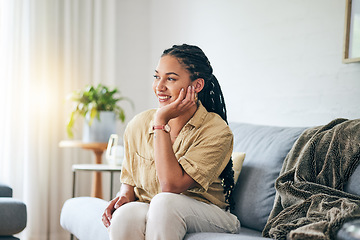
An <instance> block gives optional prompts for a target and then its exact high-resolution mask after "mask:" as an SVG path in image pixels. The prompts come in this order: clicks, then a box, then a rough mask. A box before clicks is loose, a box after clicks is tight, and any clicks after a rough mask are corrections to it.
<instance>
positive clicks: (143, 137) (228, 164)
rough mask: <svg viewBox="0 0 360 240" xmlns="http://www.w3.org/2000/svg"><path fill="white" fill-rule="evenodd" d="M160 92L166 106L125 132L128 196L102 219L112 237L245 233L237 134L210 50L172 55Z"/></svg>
mask: <svg viewBox="0 0 360 240" xmlns="http://www.w3.org/2000/svg"><path fill="white" fill-rule="evenodd" d="M153 90H154V92H155V95H156V96H157V98H158V101H159V108H158V109H152V110H148V111H145V112H143V113H140V114H139V115H137V116H136V117H135V118H134V119H133V120H132V121H131V122H130V123H129V124H128V126H127V128H126V131H125V134H124V147H125V154H126V156H125V159H126V160H125V161H124V162H123V167H122V173H121V177H120V179H121V182H122V185H121V190H120V194H119V196H118V197H116V198H115V199H113V200H112V201H111V202H110V204H109V205H108V207H107V208H106V209H105V212H104V214H103V218H102V221H103V223H104V225H105V226H106V227H107V228H108V231H109V235H110V239H132V240H135V239H151V240H152V239H164V240H171V239H183V237H184V236H185V234H186V233H187V232H188V233H190V232H228V233H236V232H238V231H239V228H240V223H239V221H238V219H237V218H236V216H234V215H233V214H231V213H230V211H228V209H229V208H231V207H232V205H233V202H232V198H231V192H232V189H233V187H234V179H233V171H232V160H231V152H232V146H233V136H232V133H231V131H230V129H229V127H228V126H227V123H226V108H225V103H224V99H223V95H222V92H221V89H220V86H219V84H218V81H217V79H216V78H215V76H214V75H213V74H212V67H211V65H210V62H209V61H208V59H207V57H206V56H205V54H204V53H203V51H202V50H201V49H200V48H198V47H196V46H191V45H186V44H183V45H174V46H173V47H172V48H170V49H167V50H165V51H164V52H163V54H162V56H161V58H160V60H159V63H158V66H157V68H156V70H155V75H154V83H153Z"/></svg>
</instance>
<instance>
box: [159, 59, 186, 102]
mask: <svg viewBox="0 0 360 240" xmlns="http://www.w3.org/2000/svg"><path fill="white" fill-rule="evenodd" d="M189 85H192V82H191V80H190V74H189V72H188V71H187V70H186V69H185V68H184V67H183V66H182V65H181V64H180V63H179V61H178V60H177V59H176V58H175V57H173V56H170V55H165V56H163V57H161V58H160V60H159V63H158V65H157V67H156V69H155V74H154V82H153V90H154V92H155V95H156V97H157V98H158V101H159V107H162V106H165V105H167V104H170V103H172V102H174V101H175V100H176V99H177V97H178V96H179V94H180V90H181V89H182V88H184V90H185V92H186V91H187V88H188V86H189Z"/></svg>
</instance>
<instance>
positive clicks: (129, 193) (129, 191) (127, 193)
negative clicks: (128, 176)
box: [102, 183, 136, 227]
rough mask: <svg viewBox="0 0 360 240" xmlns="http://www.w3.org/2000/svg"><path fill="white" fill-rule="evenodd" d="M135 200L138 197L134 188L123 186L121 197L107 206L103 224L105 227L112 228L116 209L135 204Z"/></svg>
mask: <svg viewBox="0 0 360 240" xmlns="http://www.w3.org/2000/svg"><path fill="white" fill-rule="evenodd" d="M135 200H136V197H135V192H134V187H133V186H130V185H128V184H125V183H123V184H121V188H120V194H119V196H118V197H116V198H114V199H113V200H111V201H110V203H109V205H108V206H107V208H106V209H105V211H104V213H103V216H102V222H103V224H104V225H105V227H109V226H110V221H111V218H112V214H113V213H114V212H115V210H116V209H118V208H119V207H121V206H122V205H124V204H126V203H129V202H133V201H135Z"/></svg>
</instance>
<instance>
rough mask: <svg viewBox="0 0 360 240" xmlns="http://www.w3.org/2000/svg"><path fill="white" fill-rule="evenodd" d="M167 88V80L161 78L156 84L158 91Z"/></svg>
mask: <svg viewBox="0 0 360 240" xmlns="http://www.w3.org/2000/svg"><path fill="white" fill-rule="evenodd" d="M164 89H166V84H165V81H164V80H162V79H160V80H159V81H158V82H157V85H156V90H157V91H162V90H164Z"/></svg>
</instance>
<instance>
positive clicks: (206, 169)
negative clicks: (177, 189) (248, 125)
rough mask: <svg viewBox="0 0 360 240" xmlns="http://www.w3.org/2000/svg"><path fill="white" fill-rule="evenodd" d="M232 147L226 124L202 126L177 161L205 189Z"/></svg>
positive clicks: (221, 167)
mask: <svg viewBox="0 0 360 240" xmlns="http://www.w3.org/2000/svg"><path fill="white" fill-rule="evenodd" d="M232 148H233V134H232V132H231V131H230V129H229V128H228V126H224V125H221V126H219V127H218V128H216V127H215V128H214V126H212V127H211V128H210V127H209V128H205V129H204V128H203V129H202V130H201V133H200V134H198V137H197V138H196V139H194V142H192V144H191V145H190V147H189V149H188V150H187V152H186V153H185V154H184V155H183V156H182V157H180V158H179V160H178V161H179V163H180V164H181V166H182V168H183V169H184V171H185V172H186V173H187V174H188V175H189V176H190V177H191V178H193V179H194V180H195V181H196V182H197V183H198V184H199V185H200V186H201V187H202V188H203V189H204V190H205V191H207V190H208V187H209V186H210V185H211V184H212V183H213V182H214V180H215V179H217V178H218V177H219V175H220V174H221V172H222V171H223V169H224V168H225V166H226V164H227V163H228V161H229V160H230V156H231V152H232Z"/></svg>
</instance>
